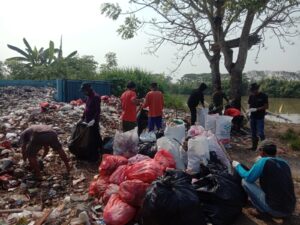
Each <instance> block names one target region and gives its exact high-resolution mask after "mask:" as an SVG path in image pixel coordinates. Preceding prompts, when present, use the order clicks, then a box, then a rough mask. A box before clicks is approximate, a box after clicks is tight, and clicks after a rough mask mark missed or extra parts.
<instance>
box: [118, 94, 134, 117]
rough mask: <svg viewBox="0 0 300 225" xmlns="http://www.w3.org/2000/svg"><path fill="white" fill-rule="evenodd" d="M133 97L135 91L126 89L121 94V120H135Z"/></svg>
mask: <svg viewBox="0 0 300 225" xmlns="http://www.w3.org/2000/svg"><path fill="white" fill-rule="evenodd" d="M135 99H136V93H135V92H134V91H132V90H127V91H125V92H124V93H123V94H122V95H121V104H122V110H123V112H122V116H121V118H122V120H125V121H132V122H135V121H136V105H135V104H134V102H133V101H134V100H135Z"/></svg>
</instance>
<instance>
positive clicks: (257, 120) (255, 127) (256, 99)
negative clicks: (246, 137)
mask: <svg viewBox="0 0 300 225" xmlns="http://www.w3.org/2000/svg"><path fill="white" fill-rule="evenodd" d="M250 92H251V95H250V96H249V99H248V104H249V112H250V127H251V136H252V147H251V150H253V151H256V148H257V145H258V141H259V138H260V140H261V141H262V140H264V139H265V133H264V126H265V121H264V119H265V114H266V110H267V109H268V108H269V101H268V96H267V95H266V94H265V93H262V92H260V91H259V85H258V84H257V83H253V84H251V87H250Z"/></svg>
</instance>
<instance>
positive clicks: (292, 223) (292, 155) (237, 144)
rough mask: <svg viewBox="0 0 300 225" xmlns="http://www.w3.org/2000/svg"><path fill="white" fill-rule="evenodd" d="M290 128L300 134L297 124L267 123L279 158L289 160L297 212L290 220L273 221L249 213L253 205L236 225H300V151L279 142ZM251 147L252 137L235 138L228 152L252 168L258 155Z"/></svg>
mask: <svg viewBox="0 0 300 225" xmlns="http://www.w3.org/2000/svg"><path fill="white" fill-rule="evenodd" d="M288 128H293V129H294V130H296V131H297V132H298V133H299V132H300V125H295V124H280V123H274V122H267V123H266V131H265V133H266V137H267V138H271V139H272V140H274V141H275V142H276V143H277V146H278V150H279V151H278V152H279V154H278V156H279V157H282V158H283V159H285V160H287V161H288V163H289V164H290V166H291V170H292V175H293V178H294V187H295V192H296V197H297V205H296V210H295V212H294V214H293V216H291V217H290V218H288V219H285V220H283V219H273V218H270V217H265V216H262V217H255V216H252V215H251V214H250V213H249V212H250V211H251V208H252V207H251V205H249V206H247V207H245V208H244V209H243V214H242V215H241V216H240V218H238V220H237V221H236V222H235V224H234V225H273V224H274V225H275V224H282V225H283V224H285V225H296V224H297V225H299V224H300V160H299V159H300V149H299V151H292V150H290V149H288V147H287V144H286V143H283V142H281V141H280V140H279V134H282V133H284V132H285V131H286V130H287V129H288ZM250 146H251V138H250V136H246V137H245V136H243V137H234V138H233V143H232V148H231V149H230V150H228V153H229V154H230V156H231V158H232V159H233V160H237V161H239V162H242V163H244V164H246V165H247V166H251V165H252V164H253V163H254V161H255V159H256V157H257V153H256V152H253V151H250V150H248V149H247V148H249V147H250Z"/></svg>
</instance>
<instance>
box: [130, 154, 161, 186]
mask: <svg viewBox="0 0 300 225" xmlns="http://www.w3.org/2000/svg"><path fill="white" fill-rule="evenodd" d="M162 174H163V168H162V166H161V165H159V163H157V162H156V161H155V160H153V159H149V160H143V161H140V162H138V163H136V164H133V165H131V166H128V168H127V170H126V177H127V180H134V179H138V180H141V181H143V182H145V183H151V182H153V181H154V180H155V179H156V178H157V177H159V176H161V175H162Z"/></svg>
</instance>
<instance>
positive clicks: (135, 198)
mask: <svg viewBox="0 0 300 225" xmlns="http://www.w3.org/2000/svg"><path fill="white" fill-rule="evenodd" d="M148 187H149V184H147V183H144V182H143V181H140V180H127V181H124V182H123V183H122V184H121V185H120V190H119V195H120V198H121V199H122V200H123V201H124V202H126V203H128V204H130V205H132V206H136V207H141V206H142V204H143V201H144V197H145V194H146V191H147V188H148Z"/></svg>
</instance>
